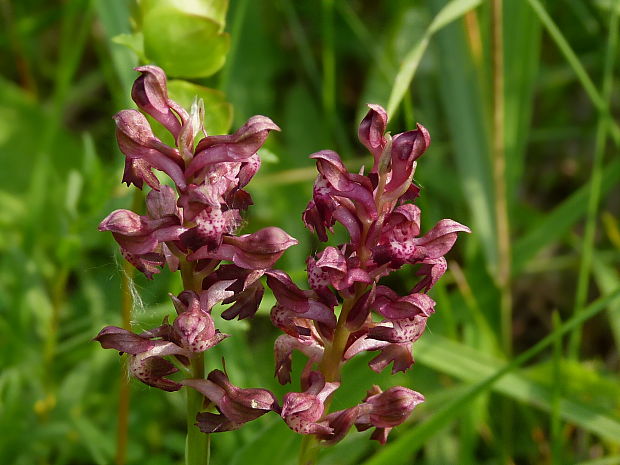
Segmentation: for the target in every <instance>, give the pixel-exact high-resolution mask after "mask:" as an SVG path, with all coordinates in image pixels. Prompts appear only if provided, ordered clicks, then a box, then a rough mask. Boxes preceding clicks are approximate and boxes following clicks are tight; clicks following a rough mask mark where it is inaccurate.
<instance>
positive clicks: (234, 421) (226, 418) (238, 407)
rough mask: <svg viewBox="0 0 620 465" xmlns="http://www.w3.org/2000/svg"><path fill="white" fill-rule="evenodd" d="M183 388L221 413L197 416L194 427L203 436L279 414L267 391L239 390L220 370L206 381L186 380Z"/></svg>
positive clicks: (273, 399)
mask: <svg viewBox="0 0 620 465" xmlns="http://www.w3.org/2000/svg"><path fill="white" fill-rule="evenodd" d="M182 384H183V385H185V386H188V387H191V388H193V389H196V390H197V391H198V392H200V393H201V394H202V395H204V396H205V397H206V398H207V399H209V400H210V401H211V402H213V403H214V404H215V406H216V407H217V409H218V411H219V412H220V413H221V415H215V414H209V413H207V414H205V413H200V414H198V417H197V426H198V427H199V428H200V430H201V431H202V432H203V433H217V432H221V431H230V430H233V429H237V428H239V427H240V426H241V425H242V424H243V423H246V422H248V421H251V420H255V419H256V418H258V417H260V416H262V415H264V414H265V413H267V412H270V411H275V412H279V411H280V407H279V405H278V401H277V399H276V398H275V396H274V395H273V394H272V393H271V392H270V391H268V390H266V389H242V388H238V387H236V386H234V385H233V384H232V383H231V382H230V381H229V379H228V377H227V376H226V374H224V373H223V372H222V371H220V370H214V371H212V372H211V373H209V376H208V377H207V379H186V380H183V381H182Z"/></svg>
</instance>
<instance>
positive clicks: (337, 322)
mask: <svg viewBox="0 0 620 465" xmlns="http://www.w3.org/2000/svg"><path fill="white" fill-rule="evenodd" d="M137 70H138V71H139V72H140V73H141V76H140V77H138V79H137V80H136V81H135V83H134V86H133V89H132V98H133V99H134V101H135V102H136V104H137V106H138V107H139V108H140V110H142V112H144V113H145V114H148V115H149V116H150V117H152V118H153V119H154V120H156V121H158V122H159V123H160V124H161V125H162V126H164V127H165V128H166V129H167V130H168V131H169V132H170V133H171V135H172V137H173V140H174V142H175V143H174V146H170V145H167V144H165V143H164V142H162V141H161V140H160V139H159V138H157V137H156V136H155V134H154V133H153V131H152V129H151V126H150V124H149V122H148V120H147V118H146V116H145V115H144V114H143V113H141V112H140V111H137V110H123V111H121V112H119V113H118V114H117V115H116V116H115V118H114V120H115V122H116V126H117V131H116V135H117V139H118V143H119V146H120V149H121V151H122V152H123V154H124V155H125V156H126V161H125V172H124V176H123V182H126V183H127V185H128V186H129V185H131V184H134V185H135V186H136V187H138V188H140V189H142V188H143V186H144V184H146V185H148V186H150V188H151V191H150V192H149V193H148V195H147V196H146V215H139V214H137V213H135V212H132V211H130V210H116V211H114V212H112V213H110V215H108V216H107V217H106V218H105V219H104V220H103V221H102V222H101V224H100V226H99V229H100V230H101V231H110V232H111V233H112V234H113V236H114V238H115V239H116V241H117V242H118V244H119V245H120V247H121V251H122V254H123V256H124V257H125V258H126V259H127V260H128V261H129V262H130V263H132V264H133V265H134V266H135V267H136V268H137V269H138V270H140V271H141V272H143V273H144V274H145V275H146V276H147V277H148V278H152V277H153V275H154V274H156V273H159V272H160V270H161V268H162V267H163V266H164V265H167V266H168V268H169V269H170V270H171V271H178V270H180V271H181V273H182V275H183V281H184V284H185V287H186V289H185V290H184V291H183V292H181V293H180V294H179V295H178V296H174V295H171V298H172V303H173V305H174V307H175V308H176V311H177V316H176V318H175V319H174V321H173V322H172V324H170V323H168V321H167V320H165V321H164V322H163V324H162V325H161V326H159V327H157V328H155V329H152V330H149V331H146V332H143V333H141V334H136V333H133V332H131V331H128V330H126V329H122V328H118V327H114V326H108V327H106V328H104V329H103V330H102V331H101V332H100V333H99V335H98V336H97V337H96V340H97V341H99V342H100V343H101V345H102V346H103V347H104V348H111V349H116V350H118V351H119V352H121V353H127V354H128V356H129V370H130V373H131V374H132V375H133V376H135V377H136V378H138V379H139V380H140V381H142V382H144V383H146V384H148V385H150V386H153V387H157V388H159V389H163V390H165V391H176V390H179V389H181V388H182V387H183V386H186V387H188V388H192V389H195V390H196V391H198V392H200V393H201V394H202V395H203V396H204V397H205V398H206V399H207V400H208V405H209V406H210V407H211V408H210V410H211V411H201V412H200V413H198V415H197V418H196V420H197V426H198V427H199V428H200V430H201V431H203V432H205V433H214V432H221V431H229V430H233V429H237V428H239V427H240V426H241V425H242V424H243V423H246V422H248V421H251V420H253V419H256V418H258V417H259V416H261V415H263V414H265V413H267V412H269V411H273V412H276V413H277V414H278V415H280V416H281V417H282V418H283V420H284V421H285V422H286V424H287V425H288V426H289V427H290V428H291V429H292V430H293V431H296V432H298V433H300V434H305V435H315V437H316V438H317V439H318V440H320V441H323V442H325V443H334V442H337V441H339V440H341V439H342V438H343V437H344V436H345V435H346V434H347V432H348V431H349V429H350V428H351V427H352V426H355V427H356V428H357V429H358V430H360V431H363V430H366V429H369V428H375V430H374V432H373V433H372V436H371V438H372V439H376V440H378V441H379V442H381V443H385V441H386V440H387V436H388V433H389V431H390V430H391V428H393V427H395V426H398V425H399V424H401V423H402V422H403V421H404V420H405V419H406V418H407V417H408V416H409V415H410V413H411V412H412V410H413V409H414V407H415V406H416V405H418V404H419V403H420V402H423V400H424V398H423V396H422V395H421V394H419V393H417V392H415V391H412V390H411V389H408V388H405V387H399V386H397V387H392V388H389V389H387V390H386V391H382V390H381V389H380V388H379V387H378V386H373V387H372V388H371V389H370V391H369V392H368V395H367V396H366V398H364V399H363V400H362V401H361V403H359V404H358V405H355V406H352V407H350V408H348V409H344V410H340V411H336V412H331V413H330V411H329V406H330V403H331V397H332V396H333V394H334V393H335V392H336V391H337V389H338V388H339V386H340V384H341V382H342V380H341V375H340V373H341V368H342V365H343V364H344V363H345V362H346V361H347V360H349V359H351V358H352V357H354V356H355V355H357V354H359V353H361V352H365V351H374V352H378V354H377V355H376V357H374V358H373V359H372V360H371V361H370V368H372V369H373V370H374V371H377V372H380V371H382V370H384V369H385V368H386V367H387V366H389V365H390V364H391V365H392V369H391V370H392V373H395V372H398V371H405V370H407V369H408V368H410V367H411V366H412V364H413V355H412V343H413V342H415V341H416V340H417V339H418V338H419V337H420V336H421V335H422V333H423V332H424V329H425V327H426V321H427V319H428V317H429V316H430V315H431V314H432V313H433V312H434V311H435V310H434V307H435V302H434V301H433V299H432V298H431V297H429V295H428V291H429V290H430V289H431V288H432V287H433V286H434V285H435V283H436V282H437V280H438V279H439V278H440V277H441V276H442V275H443V274H444V272H445V271H446V260H445V258H444V255H445V254H446V253H447V252H448V251H449V250H450V249H451V248H452V246H453V245H454V243H455V241H456V237H457V233H459V232H469V228H467V227H466V226H463V225H461V224H459V223H457V222H455V221H452V220H446V219H445V220H441V221H440V222H438V223H437V224H436V225H435V226H434V227H433V228H432V229H430V230H429V231H428V232H427V233H426V234H423V235H421V225H420V219H421V212H420V209H419V207H417V206H416V205H415V204H414V203H412V202H413V201H414V200H415V199H416V197H417V196H418V194H419V188H418V187H417V186H416V185H415V184H414V183H413V175H414V172H415V168H416V163H417V161H416V160H417V159H418V158H419V157H420V156H421V155H422V154H423V153H424V152H425V151H426V149H427V148H428V146H429V144H430V136H429V134H428V132H427V131H426V129H425V128H424V127H423V126H421V125H417V128H416V129H415V130H412V131H407V132H403V133H400V134H397V135H395V136H390V135H389V133H386V126H387V115H386V113H385V111H384V110H383V108H382V107H380V106H378V105H370V111H369V112H368V114H367V115H366V117H365V118H364V119H363V121H362V123H361V124H360V128H359V139H360V141H361V142H362V144H364V145H365V146H366V147H367V148H368V150H369V151H370V153H371V154H372V155H373V159H374V161H373V166H372V169H371V170H370V171H369V172H368V173H366V174H365V173H364V172H363V171H362V172H360V173H349V172H348V171H347V169H346V168H345V166H344V164H343V162H342V161H341V159H340V157H339V156H338V154H337V153H336V152H333V151H330V150H323V151H320V152H317V153H315V154H313V155H312V156H311V158H313V159H315V160H316V164H317V169H318V172H319V174H318V177H317V178H316V181H315V183H314V189H313V197H312V200H311V201H310V203H309V204H308V207H307V208H306V210H305V211H304V212H303V221H304V222H305V224H306V226H307V227H308V228H309V229H310V230H311V231H313V232H315V233H316V234H317V236H318V238H319V239H320V240H321V241H323V242H325V241H327V240H328V233H329V232H331V231H333V228H334V226H335V225H336V223H340V224H341V225H342V226H344V228H345V229H346V230H347V231H348V235H349V240H348V241H347V242H346V243H343V244H338V245H335V246H327V247H325V248H324V249H323V250H322V251H320V252H319V253H317V254H316V255H314V256H310V257H309V258H308V259H307V280H308V285H309V288H310V289H308V290H304V289H301V288H299V287H298V286H297V285H296V284H295V283H294V282H293V281H292V279H291V278H290V277H289V276H288V275H287V274H286V273H285V272H283V271H281V270H277V269H274V268H273V266H274V265H275V263H276V261H277V260H278V259H279V258H280V257H281V256H282V254H283V253H284V251H285V250H286V249H288V248H289V247H291V246H292V245H295V244H296V243H297V241H296V240H295V239H294V238H292V237H291V236H289V235H288V234H287V233H286V232H284V231H283V230H281V229H279V228H276V227H268V228H264V229H261V230H259V231H257V232H255V233H252V234H244V235H237V234H236V232H237V230H238V229H239V226H240V224H241V218H242V213H243V212H244V210H246V209H247V208H248V206H249V205H251V204H252V199H251V197H250V194H249V193H248V192H247V191H245V190H244V188H245V186H246V185H247V184H248V183H249V182H250V180H251V179H252V177H253V176H254V175H255V174H256V172H257V170H258V169H259V167H260V158H259V157H258V155H257V151H258V150H259V149H260V147H261V146H262V145H263V143H264V142H265V139H266V138H267V136H268V134H269V132H270V131H273V130H279V128H278V126H276V125H275V124H274V123H273V122H272V121H271V120H270V119H269V118H267V117H265V116H254V117H252V118H250V119H249V120H248V121H247V123H246V124H244V125H243V126H242V127H241V128H239V129H238V130H237V131H236V132H235V133H234V134H230V135H217V136H208V135H207V134H206V132H205V130H204V127H203V119H204V115H203V113H204V110H203V108H202V106H201V104H200V102H196V103H195V104H194V105H193V106H192V109H191V111H190V112H189V113H188V112H187V111H186V110H185V109H183V108H182V107H181V106H180V105H178V104H177V103H176V102H174V101H173V100H171V99H170V98H169V97H168V92H167V88H166V76H165V74H164V72H163V71H162V70H161V69H159V68H157V67H155V66H143V67H140V68H137ZM198 139H199V140H198ZM197 140H198V141H197ZM196 141H197V142H196ZM155 171H160V172H162V173H164V174H166V175H167V176H168V178H169V179H170V181H171V182H170V183H168V184H166V183H162V182H161V181H160V179H159V178H158V176H156V174H155ZM169 184H172V185H173V186H174V187H172V186H171V185H169ZM405 265H413V266H415V267H416V271H415V273H416V275H417V276H418V277H419V279H418V281H417V283H416V284H415V285H414V286H413V287H412V288H411V289H410V290H409V292H408V293H407V294H406V295H399V294H398V293H397V292H395V291H394V290H393V289H391V288H390V287H389V286H388V285H386V284H385V282H382V279H383V278H385V277H386V276H387V275H389V274H390V273H392V272H394V271H396V270H398V269H400V268H402V267H403V266H405ZM261 279H265V280H266V282H267V285H268V286H269V287H270V288H271V290H272V291H273V294H274V296H275V298H276V302H277V303H276V305H275V306H274V307H273V308H272V310H271V320H272V322H273V324H274V325H275V326H276V327H277V328H279V329H281V330H282V331H283V334H282V335H281V336H279V337H278V338H277V340H276V342H275V348H274V352H275V359H276V369H275V374H276V377H277V379H278V380H279V382H280V383H281V384H286V383H288V382H290V381H291V364H292V355H293V352H294V351H295V350H297V351H299V352H301V353H303V354H304V355H305V356H306V357H307V363H306V365H305V367H304V369H303V370H302V374H301V389H302V392H289V393H288V394H286V395H285V396H284V398H283V400H282V405H281V406H280V404H279V403H278V401H277V399H276V398H275V396H274V395H273V394H272V393H271V392H270V391H268V390H266V389H260V388H253V389H244V388H239V387H236V386H235V385H233V384H232V383H231V382H230V380H229V379H228V376H227V375H226V374H225V373H224V372H222V371H220V370H213V371H211V372H210V373H209V375H208V376H207V378H205V379H200V378H194V377H192V376H191V374H190V375H188V376H186V377H184V378H182V379H180V377H179V373H178V372H183V373H184V374H186V375H187V374H188V373H189V369H188V368H187V367H189V366H190V365H191V363H190V360H191V359H192V358H194V357H196V356H197V354H200V353H202V352H204V351H206V350H208V349H209V348H211V347H213V346H215V345H216V344H218V343H220V342H221V341H222V340H224V339H225V338H227V337H228V335H226V334H223V333H221V332H220V331H219V330H218V329H217V328H216V324H215V320H214V318H213V315H212V311H213V308H214V306H215V305H216V304H218V303H222V304H230V305H229V307H228V308H227V309H226V310H225V311H224V312H223V313H222V314H221V316H222V317H223V318H225V319H228V320H230V319H234V318H238V319H244V318H249V317H252V316H254V314H255V313H256V311H257V309H258V306H259V304H260V302H261V299H262V297H263V293H264V288H263V285H262V283H261ZM173 375H174V376H173Z"/></svg>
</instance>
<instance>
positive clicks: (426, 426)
mask: <svg viewBox="0 0 620 465" xmlns="http://www.w3.org/2000/svg"><path fill="white" fill-rule="evenodd" d="M619 296H620V289H619V290H617V291H616V292H614V293H613V294H610V295H609V296H605V297H602V298H600V299H598V300H596V301H595V302H593V303H592V304H591V305H589V306H588V307H587V309H585V310H584V311H583V312H581V313H579V314H577V315H574V316H573V317H572V318H571V319H570V320H568V321H567V322H566V323H564V324H563V325H562V326H560V327H558V328H557V329H556V330H554V331H553V332H552V333H550V334H549V335H547V336H546V337H545V338H544V339H542V340H541V341H539V342H538V343H537V344H535V345H534V346H533V347H531V348H530V349H528V350H526V351H525V352H523V353H522V354H520V355H518V356H516V357H515V358H513V360H512V361H511V362H509V363H507V364H506V365H504V366H503V367H501V368H499V369H497V370H495V371H494V372H493V373H492V374H491V375H489V376H487V377H486V378H484V379H483V380H482V381H480V382H478V383H476V384H474V385H472V386H470V387H468V388H467V389H466V390H465V391H463V392H462V393H461V394H460V395H458V396H455V397H454V398H453V399H452V400H451V401H449V402H447V403H445V404H444V406H443V407H442V408H441V409H439V410H438V411H437V412H436V413H435V414H434V415H432V416H431V417H430V418H429V419H428V420H426V421H424V422H422V423H420V424H418V425H417V426H415V427H413V428H411V429H409V430H407V431H404V432H401V435H400V436H399V437H398V439H397V440H396V441H394V442H393V443H391V444H389V445H388V446H386V447H384V448H383V449H382V450H381V451H379V452H378V453H377V454H376V455H374V456H373V457H371V458H370V459H369V460H367V461H366V462H364V463H363V465H388V464H391V463H393V462H395V461H397V460H400V461H401V462H402V459H403V457H410V456H411V455H412V454H413V453H414V452H415V451H417V450H418V449H419V448H420V447H421V446H422V445H423V444H424V443H425V441H426V440H427V439H428V438H430V437H432V436H433V435H434V434H436V433H438V432H439V431H441V430H443V428H445V427H446V426H447V425H449V424H450V422H451V421H453V420H454V419H455V418H457V417H458V416H459V415H460V414H461V412H462V410H463V409H465V408H466V407H467V406H468V405H469V404H470V403H471V401H472V400H473V399H475V398H476V397H477V396H478V395H479V394H481V393H483V392H486V391H488V390H489V389H491V388H492V387H493V385H494V384H495V383H496V382H498V381H499V380H501V378H502V377H504V376H505V375H507V374H509V373H510V372H512V371H514V370H515V369H517V368H518V367H520V366H521V365H523V364H524V363H526V362H527V361H529V360H531V359H532V358H533V357H535V356H536V355H538V354H539V353H540V352H542V351H543V350H544V349H546V348H547V347H549V346H550V345H552V344H553V342H554V341H555V340H556V338H558V337H562V336H563V335H565V334H566V333H568V332H570V331H572V330H573V329H574V328H576V327H578V326H581V325H583V324H584V323H585V322H586V321H587V320H589V319H590V318H592V317H594V316H595V315H597V314H598V313H600V312H601V311H602V310H604V309H605V308H606V306H607V305H608V304H609V303H610V302H612V301H614V300H615V299H616V298H618V297H619ZM429 336H432V335H429V334H427V335H425V336H424V338H422V339H421V340H420V341H418V343H417V344H418V347H417V349H418V350H417V357H418V360H420V361H421V358H420V350H419V348H420V347H419V344H420V343H421V342H424V344H427V347H429V348H432V349H434V348H437V349H438V350H440V349H442V348H443V347H442V346H441V345H440V344H437V342H436V341H435V343H432V341H429V339H432V337H429ZM442 343H443V342H442ZM444 347H445V346H444ZM447 353H448V354H452V355H454V354H458V352H453V351H451V350H449V351H447ZM484 366H487V365H484ZM491 369H492V368H491ZM573 407H574V410H575V414H576V415H577V418H576V419H577V420H579V419H581V421H582V423H583V425H582V426H583V427H589V428H592V427H593V426H594V427H596V428H597V434H599V435H601V437H606V438H608V439H610V440H612V441H617V440H618V438H619V437H620V423H619V422H617V421H614V420H611V419H609V418H608V417H604V416H603V415H592V412H589V411H588V409H587V407H586V408H584V407H582V406H580V408H577V407H576V406H573Z"/></svg>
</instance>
